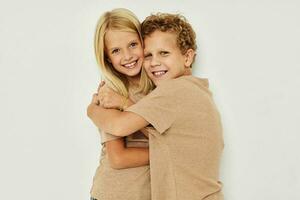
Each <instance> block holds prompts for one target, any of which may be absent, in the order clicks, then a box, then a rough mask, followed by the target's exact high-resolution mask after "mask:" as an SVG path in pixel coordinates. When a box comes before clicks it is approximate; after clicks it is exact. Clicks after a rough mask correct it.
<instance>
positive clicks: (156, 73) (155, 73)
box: [153, 71, 166, 76]
mask: <svg viewBox="0 0 300 200" xmlns="http://www.w3.org/2000/svg"><path fill="white" fill-rule="evenodd" d="M165 73H166V71H158V72H153V74H154V76H161V75H164V74H165Z"/></svg>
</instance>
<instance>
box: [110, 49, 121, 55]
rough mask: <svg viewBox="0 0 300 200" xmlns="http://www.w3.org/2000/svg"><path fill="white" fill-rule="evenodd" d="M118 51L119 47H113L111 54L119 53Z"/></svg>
mask: <svg viewBox="0 0 300 200" xmlns="http://www.w3.org/2000/svg"><path fill="white" fill-rule="evenodd" d="M119 52H120V49H113V50H112V51H111V54H117V53H119Z"/></svg>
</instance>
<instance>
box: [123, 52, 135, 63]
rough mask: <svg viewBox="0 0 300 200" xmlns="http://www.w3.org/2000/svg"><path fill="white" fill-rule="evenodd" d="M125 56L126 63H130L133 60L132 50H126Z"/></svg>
mask: <svg viewBox="0 0 300 200" xmlns="http://www.w3.org/2000/svg"><path fill="white" fill-rule="evenodd" d="M123 56H124V60H125V61H130V60H132V58H133V56H132V53H131V52H130V50H124V54H123Z"/></svg>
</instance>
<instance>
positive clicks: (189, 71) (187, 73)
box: [184, 68, 192, 76]
mask: <svg viewBox="0 0 300 200" xmlns="http://www.w3.org/2000/svg"><path fill="white" fill-rule="evenodd" d="M184 75H185V76H188V75H192V70H191V68H188V69H186V70H185V72H184Z"/></svg>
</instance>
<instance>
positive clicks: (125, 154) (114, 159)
mask: <svg viewBox="0 0 300 200" xmlns="http://www.w3.org/2000/svg"><path fill="white" fill-rule="evenodd" d="M105 147H106V151H107V156H108V160H109V163H110V166H111V167H112V168H114V169H126V168H131V167H140V166H144V165H148V164H149V149H148V148H143V147H125V141H124V138H119V139H116V140H112V141H108V142H105Z"/></svg>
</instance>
